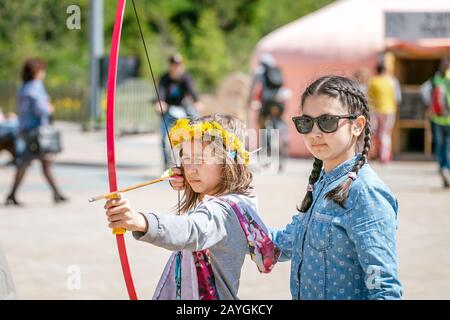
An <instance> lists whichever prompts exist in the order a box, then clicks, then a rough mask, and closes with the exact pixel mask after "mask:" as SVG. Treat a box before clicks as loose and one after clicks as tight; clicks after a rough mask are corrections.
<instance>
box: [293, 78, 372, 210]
mask: <svg viewBox="0 0 450 320" xmlns="http://www.w3.org/2000/svg"><path fill="white" fill-rule="evenodd" d="M315 95H326V96H328V97H330V98H334V99H339V101H340V102H341V104H342V105H343V106H346V107H347V108H348V111H349V113H351V114H358V115H362V116H364V117H365V118H366V125H365V127H364V145H363V149H362V152H361V157H360V158H359V159H358V161H357V162H356V163H355V165H354V166H353V168H352V170H351V174H349V176H348V178H347V179H346V180H345V181H344V182H342V183H341V184H340V185H338V186H337V187H336V188H334V189H333V190H331V191H329V192H328V193H327V194H326V195H325V197H326V198H327V199H329V200H333V201H334V202H335V203H336V204H338V205H339V206H340V207H342V208H345V201H346V200H347V198H348V192H349V190H350V186H351V185H352V182H353V180H354V179H356V177H357V176H358V173H359V170H360V169H361V167H362V166H364V164H365V163H366V162H367V159H368V156H369V150H370V146H371V133H372V131H371V127H370V114H369V103H368V101H367V97H366V96H365V94H364V93H363V92H362V91H361V90H360V89H359V86H358V84H357V83H356V82H354V81H353V80H350V79H348V78H345V77H341V76H325V77H321V78H319V79H317V80H316V81H314V82H313V83H311V84H310V85H309V86H308V87H307V88H306V90H305V91H304V93H303V95H302V98H301V105H302V106H303V105H304V102H305V100H306V99H307V98H308V97H311V96H315ZM362 137H363V135H361V136H360V138H362ZM322 165H323V163H322V161H321V160H319V159H317V158H315V159H314V164H313V170H312V171H311V174H310V176H309V186H308V191H307V193H306V195H305V197H304V199H303V201H302V204H301V206H300V208H298V210H299V211H300V212H306V211H308V209H309V208H310V207H311V205H312V202H313V196H312V186H313V185H314V183H316V182H317V180H318V179H319V176H320V172H321V171H322Z"/></svg>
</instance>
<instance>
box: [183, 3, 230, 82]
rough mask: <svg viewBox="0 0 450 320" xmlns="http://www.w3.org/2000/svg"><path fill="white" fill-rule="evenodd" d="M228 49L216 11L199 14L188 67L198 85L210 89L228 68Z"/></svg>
mask: <svg viewBox="0 0 450 320" xmlns="http://www.w3.org/2000/svg"><path fill="white" fill-rule="evenodd" d="M228 57H229V54H228V51H227V47H226V44H225V37H224V35H223V32H222V30H221V29H220V28H219V26H218V21H217V16H216V13H215V12H214V11H213V10H211V9H209V10H204V11H203V12H202V14H201V16H200V19H199V22H198V26H197V29H196V32H195V33H194V35H193V37H192V46H191V50H190V55H189V58H190V61H191V62H190V64H189V66H190V69H191V70H192V72H193V74H194V75H195V76H196V77H197V80H198V82H199V85H200V87H201V88H204V89H211V88H214V87H215V86H216V85H217V81H218V80H219V79H220V78H221V77H222V76H223V75H224V74H225V73H226V71H227V70H228V64H229V63H228Z"/></svg>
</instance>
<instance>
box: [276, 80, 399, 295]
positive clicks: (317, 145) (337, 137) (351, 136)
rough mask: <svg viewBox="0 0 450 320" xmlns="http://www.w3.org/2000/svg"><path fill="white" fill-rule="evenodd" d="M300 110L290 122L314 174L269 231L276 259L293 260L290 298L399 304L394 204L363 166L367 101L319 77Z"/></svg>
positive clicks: (346, 84)
mask: <svg viewBox="0 0 450 320" xmlns="http://www.w3.org/2000/svg"><path fill="white" fill-rule="evenodd" d="M301 108H302V110H301V111H302V112H301V113H302V114H301V116H298V117H294V118H293V119H292V120H293V121H294V124H295V126H296V128H297V131H298V132H299V133H300V134H302V135H303V139H304V142H305V145H306V147H307V148H308V150H309V151H310V152H311V153H312V154H313V156H314V158H315V159H314V164H313V170H312V172H311V175H310V176H309V185H308V189H307V193H306V196H305V198H304V199H303V202H302V204H301V207H300V208H299V213H298V214H296V215H295V216H294V217H293V221H292V222H291V223H290V224H289V225H287V226H286V228H285V229H283V230H272V231H271V236H272V239H273V240H274V242H275V243H276V245H277V246H278V247H279V248H280V249H281V250H282V257H281V259H292V265H291V294H292V297H293V299H399V298H401V296H402V286H401V284H400V281H399V279H398V265H397V249H396V245H397V238H396V229H397V200H396V199H395V197H394V196H393V195H392V193H391V191H390V190H389V189H388V187H387V186H386V185H385V184H384V183H383V182H382V181H381V180H380V178H379V177H378V176H377V175H376V173H375V172H374V171H373V170H372V168H371V167H370V166H369V165H368V164H367V157H368V152H369V149H370V139H371V127H370V117H369V108H368V103H367V99H366V97H365V95H364V94H363V93H362V92H361V91H360V89H359V88H358V85H357V84H356V83H355V82H353V81H352V80H350V79H347V78H344V77H338V76H327V77H322V78H320V79H318V80H316V81H314V82H313V83H312V84H310V85H309V87H307V88H306V90H305V92H304V93H303V95H302V99H301ZM362 138H364V140H363V141H364V143H363V145H362V152H361V153H360V154H357V153H356V150H357V147H358V145H359V143H358V142H359V140H361V139H362Z"/></svg>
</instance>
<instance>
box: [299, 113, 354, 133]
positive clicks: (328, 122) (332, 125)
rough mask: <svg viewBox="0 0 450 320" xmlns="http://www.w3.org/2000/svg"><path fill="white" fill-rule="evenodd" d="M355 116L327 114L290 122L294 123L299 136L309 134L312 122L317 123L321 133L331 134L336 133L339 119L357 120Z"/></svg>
mask: <svg viewBox="0 0 450 320" xmlns="http://www.w3.org/2000/svg"><path fill="white" fill-rule="evenodd" d="M358 116H359V115H357V114H348V115H342V116H334V115H329V114H323V115H321V116H318V117H317V118H313V117H310V116H299V117H293V118H292V121H294V124H295V128H296V129H297V131H298V132H299V133H301V134H307V133H310V132H311V131H312V129H313V127H314V122H316V123H317V126H318V127H319V129H320V130H321V131H322V132H325V133H333V132H336V131H337V129H338V128H339V120H341V119H352V120H355V119H356V118H358Z"/></svg>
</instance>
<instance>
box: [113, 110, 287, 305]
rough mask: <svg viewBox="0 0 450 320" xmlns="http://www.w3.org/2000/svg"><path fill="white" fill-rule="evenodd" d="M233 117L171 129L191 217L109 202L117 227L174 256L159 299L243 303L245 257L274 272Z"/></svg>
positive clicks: (271, 251)
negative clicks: (241, 288)
mask: <svg viewBox="0 0 450 320" xmlns="http://www.w3.org/2000/svg"><path fill="white" fill-rule="evenodd" d="M242 129H243V128H242V126H241V125H240V123H239V122H238V121H237V120H236V119H234V118H231V117H227V116H222V115H215V116H208V117H204V118H201V119H199V120H197V121H190V120H188V119H182V120H178V121H177V122H176V124H175V125H174V127H173V128H172V129H171V132H170V139H171V141H172V144H173V146H174V147H181V149H180V156H181V163H182V168H183V171H184V177H183V178H185V180H186V182H187V183H186V189H185V193H184V196H183V199H182V202H181V211H182V213H187V214H184V215H170V214H158V213H148V214H142V213H137V212H136V211H134V210H133V209H132V207H131V204H130V202H129V200H127V199H125V198H122V199H120V200H117V199H116V200H109V201H108V202H107V203H106V205H105V209H107V211H106V214H107V216H108V221H109V222H110V224H109V227H110V228H125V229H127V230H130V231H133V236H134V237H135V238H136V239H137V240H141V241H145V242H148V243H151V244H153V245H156V246H159V247H163V248H166V249H168V250H172V251H175V252H174V253H173V254H172V255H171V257H170V259H169V262H168V263H167V265H166V268H165V270H164V272H163V275H162V277H161V279H160V281H159V284H158V287H157V289H156V292H155V294H154V297H153V298H154V299H200V300H213V299H237V292H238V289H239V278H240V274H241V268H242V265H243V263H244V258H245V255H246V254H248V253H250V255H251V258H252V260H253V261H254V262H255V263H256V264H257V267H258V269H259V271H260V272H270V270H271V269H272V267H273V265H274V263H275V262H276V260H277V258H278V255H279V251H278V250H277V249H276V248H275V246H274V244H273V243H272V241H271V240H270V238H269V237H268V236H267V234H268V231H267V229H266V227H265V226H264V224H263V223H262V222H261V220H260V218H259V217H258V214H257V202H256V198H255V197H253V196H251V195H250V189H251V187H250V183H251V182H252V174H251V173H250V171H249V168H248V163H249V153H248V152H247V151H246V150H245V149H244V147H243V144H242V142H241V141H242V140H241V139H239V138H238V137H239V136H241V135H242V133H243V130H242Z"/></svg>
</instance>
